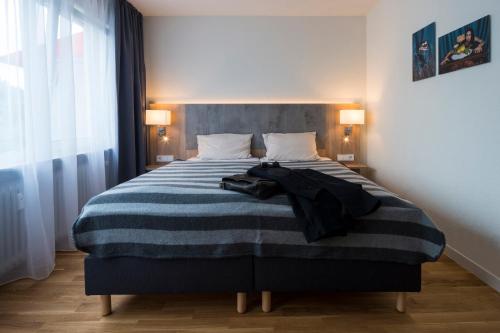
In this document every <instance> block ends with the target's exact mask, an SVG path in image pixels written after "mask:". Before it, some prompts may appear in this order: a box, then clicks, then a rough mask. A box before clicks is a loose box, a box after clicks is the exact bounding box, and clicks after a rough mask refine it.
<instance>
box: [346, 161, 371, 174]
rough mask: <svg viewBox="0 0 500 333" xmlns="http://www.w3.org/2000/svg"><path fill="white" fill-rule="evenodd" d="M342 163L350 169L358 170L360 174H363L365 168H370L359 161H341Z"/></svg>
mask: <svg viewBox="0 0 500 333" xmlns="http://www.w3.org/2000/svg"><path fill="white" fill-rule="evenodd" d="M340 163H342V164H343V165H344V166H346V167H347V168H349V169H350V170H352V171H354V172H357V173H359V174H361V172H362V171H363V170H367V169H368V165H366V164H363V163H358V162H340Z"/></svg>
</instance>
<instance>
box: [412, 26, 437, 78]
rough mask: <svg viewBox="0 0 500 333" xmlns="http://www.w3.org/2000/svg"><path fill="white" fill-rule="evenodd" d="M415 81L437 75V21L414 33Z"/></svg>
mask: <svg viewBox="0 0 500 333" xmlns="http://www.w3.org/2000/svg"><path fill="white" fill-rule="evenodd" d="M412 41H413V81H418V80H422V79H426V78H428V77H432V76H434V75H436V23H431V24H429V25H428V26H426V27H425V28H423V29H420V30H419V31H417V32H415V33H414V34H413V39H412Z"/></svg>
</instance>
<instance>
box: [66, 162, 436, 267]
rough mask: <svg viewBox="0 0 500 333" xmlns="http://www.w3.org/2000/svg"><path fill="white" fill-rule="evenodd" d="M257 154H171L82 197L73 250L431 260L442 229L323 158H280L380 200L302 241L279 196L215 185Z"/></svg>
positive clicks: (191, 255) (405, 203) (185, 255)
mask: <svg viewBox="0 0 500 333" xmlns="http://www.w3.org/2000/svg"><path fill="white" fill-rule="evenodd" d="M257 164H258V161H229V162H228V161H210V162H202V161H176V162H173V163H171V164H169V165H168V166H164V167H161V168H159V169H156V170H154V171H152V172H150V173H147V174H144V175H142V176H140V177H137V178H135V179H132V180H130V181H128V182H126V183H123V184H120V185H118V186H116V187H114V188H112V189H110V190H108V191H106V192H104V193H102V194H100V195H98V196H96V197H94V198H93V199H91V200H90V201H89V202H88V203H87V205H86V206H85V207H84V209H83V211H82V213H81V215H80V216H79V218H78V219H77V221H76V222H75V224H74V226H73V232H74V239H75V244H76V246H77V248H78V249H80V250H82V251H85V252H88V253H91V254H92V255H94V256H97V257H117V256H136V257H147V258H222V257H238V256H248V255H252V256H259V257H291V258H321V259H346V260H374V261H390V262H399V263H407V264H418V263H422V262H425V261H435V260H437V259H438V258H439V256H440V254H441V253H442V251H443V248H444V243H445V240H444V235H443V234H442V233H441V232H440V231H439V230H438V229H437V228H436V227H435V226H434V225H433V223H432V222H431V221H430V219H429V218H428V217H427V216H426V215H425V213H423V212H422V210H420V209H419V208H417V207H415V206H414V205H413V204H412V203H410V202H408V201H406V200H404V199H402V198H399V197H398V196H396V195H395V194H393V193H390V192H388V191H387V190H385V189H383V188H382V187H380V186H377V185H376V184H375V183H373V182H371V181H369V180H367V179H366V178H364V177H362V176H360V175H358V174H357V173H355V172H353V171H351V170H349V169H347V168H346V167H344V166H342V165H341V164H339V163H337V162H333V161H331V160H320V161H314V162H289V163H282V166H284V167H288V168H311V169H315V170H318V171H321V172H324V173H326V174H329V175H333V176H336V177H340V178H343V179H345V180H348V181H351V182H354V183H358V184H362V185H363V188H364V189H365V190H367V191H368V192H370V193H371V194H373V195H375V196H377V197H378V198H379V199H380V200H381V202H382V204H381V207H380V208H379V209H378V210H377V211H375V212H374V213H372V214H370V215H366V216H364V217H363V218H361V219H358V220H356V221H355V222H354V223H353V226H352V229H351V230H350V232H349V234H348V235H347V236H344V237H332V238H328V239H323V240H320V241H317V242H313V243H307V242H306V240H305V239H304V235H303V234H302V231H301V230H300V229H299V227H298V224H297V220H296V219H295V216H294V213H293V211H292V207H291V206H290V204H289V202H288V199H287V197H286V195H278V196H275V197H272V198H270V199H268V200H259V199H256V198H254V197H252V196H249V195H246V194H241V193H237V192H231V191H226V190H222V189H220V188H219V181H220V180H221V178H222V177H224V176H230V175H233V174H236V173H244V172H245V171H246V170H248V169H249V168H250V167H252V166H254V165H257Z"/></svg>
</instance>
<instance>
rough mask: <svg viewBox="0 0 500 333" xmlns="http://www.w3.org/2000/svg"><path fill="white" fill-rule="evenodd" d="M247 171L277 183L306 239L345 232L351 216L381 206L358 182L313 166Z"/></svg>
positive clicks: (262, 168)
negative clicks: (311, 167)
mask: <svg viewBox="0 0 500 333" xmlns="http://www.w3.org/2000/svg"><path fill="white" fill-rule="evenodd" d="M248 174H249V175H251V176H255V177H262V178H265V179H269V180H274V181H276V182H278V183H279V184H280V186H281V187H282V188H283V190H284V191H285V192H286V193H287V194H288V198H289V200H290V203H291V205H292V207H293V211H294V213H295V216H296V217H297V219H298V221H299V223H300V227H301V229H302V231H303V233H304V236H305V238H306V240H307V241H308V242H314V241H317V240H320V239H322V238H326V237H331V236H342V235H346V234H347V231H348V229H349V226H350V224H351V222H352V218H356V217H360V216H363V215H366V214H369V213H371V212H373V211H374V210H376V209H377V208H378V207H379V205H380V201H379V200H378V199H377V198H375V197H374V196H373V195H371V194H370V193H368V192H366V191H365V190H363V188H362V186H361V185H359V184H354V183H351V182H348V181H346V180H343V179H340V178H337V177H333V176H330V175H327V174H324V173H322V172H319V171H316V170H312V169H288V168H283V167H279V166H276V165H272V166H268V165H262V166H256V167H253V168H251V169H250V170H248Z"/></svg>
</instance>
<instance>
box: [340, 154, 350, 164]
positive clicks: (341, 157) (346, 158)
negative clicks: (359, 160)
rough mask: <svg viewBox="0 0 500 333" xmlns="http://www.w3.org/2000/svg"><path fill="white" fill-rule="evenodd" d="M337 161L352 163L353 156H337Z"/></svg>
mask: <svg viewBox="0 0 500 333" xmlns="http://www.w3.org/2000/svg"><path fill="white" fill-rule="evenodd" d="M337 161H339V162H352V161H354V154H337Z"/></svg>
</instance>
